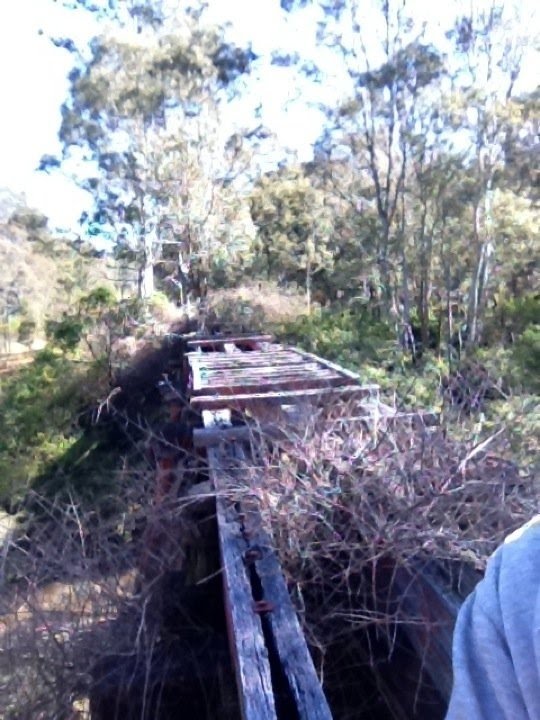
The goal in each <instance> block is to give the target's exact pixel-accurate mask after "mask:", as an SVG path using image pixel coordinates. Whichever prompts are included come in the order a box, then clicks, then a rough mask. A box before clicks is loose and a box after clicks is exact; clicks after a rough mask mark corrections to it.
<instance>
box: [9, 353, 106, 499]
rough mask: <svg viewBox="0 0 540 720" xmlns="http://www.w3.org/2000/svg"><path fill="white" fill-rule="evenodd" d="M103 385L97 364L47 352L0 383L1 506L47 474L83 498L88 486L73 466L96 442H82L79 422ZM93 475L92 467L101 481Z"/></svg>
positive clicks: (102, 373) (102, 377)
mask: <svg viewBox="0 0 540 720" xmlns="http://www.w3.org/2000/svg"><path fill="white" fill-rule="evenodd" d="M104 383H105V385H104ZM105 387H106V373H105V372H104V368H103V365H102V364H100V363H95V364H90V365H87V364H83V363H77V362H74V361H72V360H69V359H67V358H66V357H65V356H59V355H57V354H55V353H53V352H51V351H50V350H44V351H42V352H41V353H39V354H38V355H37V356H36V358H35V360H34V361H33V362H32V363H31V364H30V365H28V366H26V367H23V368H21V369H20V370H18V371H17V372H15V373H13V374H11V375H10V376H9V377H8V378H7V379H5V380H2V383H1V385H0V478H1V480H0V502H1V503H2V504H3V505H4V506H5V507H7V508H11V507H14V506H15V507H16V506H17V503H19V502H20V501H21V500H22V499H23V498H24V497H25V495H26V493H27V491H28V490H29V489H30V488H32V487H36V486H37V484H38V482H40V483H42V482H43V480H44V478H45V477H47V476H49V477H52V476H57V477H58V476H61V478H62V480H61V482H60V485H61V486H62V485H63V486H64V488H65V485H66V482H67V484H72V483H75V484H78V490H79V491H82V493H83V494H85V493H87V492H90V494H92V488H91V487H85V486H84V482H85V479H87V478H88V476H87V477H86V478H85V477H83V474H82V473H80V467H79V468H78V469H77V470H76V469H75V468H76V467H77V464H78V463H77V460H80V458H81V457H82V455H83V452H84V451H85V450H87V449H88V446H89V445H91V444H92V443H93V442H95V441H96V438H95V437H94V438H93V439H90V437H91V436H86V438H84V439H83V436H84V429H85V425H86V423H85V422H83V419H84V418H85V417H86V414H87V413H89V412H90V408H91V407H92V405H93V404H94V403H95V400H96V398H97V397H99V396H100V395H101V393H102V392H103V390H104V388H105ZM83 446H84V447H83ZM98 475H99V469H98V467H96V468H95V474H94V476H93V477H94V480H93V482H94V484H95V482H96V480H98V482H101V483H103V481H105V480H106V478H102V479H101V481H100V480H99V479H98V478H97V477H96V476H98ZM94 489H95V485H94Z"/></svg>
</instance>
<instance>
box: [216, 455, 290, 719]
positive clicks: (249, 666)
mask: <svg viewBox="0 0 540 720" xmlns="http://www.w3.org/2000/svg"><path fill="white" fill-rule="evenodd" d="M208 462H209V467H210V476H211V479H212V480H213V482H214V487H215V489H216V492H217V497H216V512H217V523H218V531H219V543H220V552H221V561H222V568H223V584H224V596H225V612H226V616H227V623H228V629H229V637H230V641H231V642H230V644H231V651H232V653H233V659H234V666H235V672H236V678H237V687H238V694H239V698H240V704H241V708H242V718H243V720H277V713H276V707H275V701H274V693H273V688H272V677H271V672H270V663H269V659H268V650H267V648H266V645H265V642H264V635H263V631H262V625H261V620H260V618H259V616H258V615H257V614H256V613H254V612H253V596H252V589H251V585H250V582H249V578H248V577H247V574H246V568H245V564H244V562H243V557H244V553H245V550H246V543H245V540H244V539H243V537H242V534H241V528H240V524H239V522H238V517H237V512H236V511H235V510H234V508H232V507H228V500H227V498H226V497H225V496H223V494H221V493H220V492H219V491H220V490H221V489H223V488H222V482H220V474H222V472H223V471H222V470H220V465H221V464H222V462H223V458H221V457H220V452H219V450H217V449H213V448H211V449H209V450H208Z"/></svg>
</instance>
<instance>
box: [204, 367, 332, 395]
mask: <svg viewBox="0 0 540 720" xmlns="http://www.w3.org/2000/svg"><path fill="white" fill-rule="evenodd" d="M344 384H345V383H344V378H342V377H340V376H339V375H337V374H335V373H330V372H328V373H324V374H322V373H320V374H319V375H313V374H303V373H302V374H300V375H296V376H294V375H293V376H287V375H286V374H285V373H284V374H283V375H281V376H276V377H270V378H253V379H250V378H245V379H242V378H237V379H236V380H232V379H231V380H230V381H226V380H221V381H219V382H218V381H216V382H215V384H214V383H213V382H211V381H209V382H205V378H204V377H203V378H200V379H199V384H197V385H195V382H194V383H193V397H196V396H197V395H210V394H212V395H235V396H236V395H240V394H244V395H247V394H249V393H264V392H267V391H269V392H282V391H291V390H295V391H303V390H314V389H316V388H322V389H324V388H331V387H341V386H343V385H344Z"/></svg>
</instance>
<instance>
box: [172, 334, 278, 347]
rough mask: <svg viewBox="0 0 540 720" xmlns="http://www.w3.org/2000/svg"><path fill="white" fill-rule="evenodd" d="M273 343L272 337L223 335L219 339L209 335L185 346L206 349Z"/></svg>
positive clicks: (193, 339) (193, 340) (194, 339)
mask: <svg viewBox="0 0 540 720" xmlns="http://www.w3.org/2000/svg"><path fill="white" fill-rule="evenodd" d="M273 341H274V336H273V335H223V336H222V337H219V336H218V335H211V336H209V337H204V338H192V339H191V340H188V341H187V342H186V345H187V346H188V348H197V347H200V348H203V347H205V348H207V347H217V346H218V345H221V346H222V345H223V344H224V343H232V344H234V345H242V344H244V345H245V344H252V343H263V342H266V343H271V342H273Z"/></svg>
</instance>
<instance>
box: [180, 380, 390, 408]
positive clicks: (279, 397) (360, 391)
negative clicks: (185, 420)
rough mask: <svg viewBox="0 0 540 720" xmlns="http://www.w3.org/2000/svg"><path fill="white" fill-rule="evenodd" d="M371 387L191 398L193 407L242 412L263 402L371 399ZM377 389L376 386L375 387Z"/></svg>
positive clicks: (284, 402) (343, 387)
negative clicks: (228, 409)
mask: <svg viewBox="0 0 540 720" xmlns="http://www.w3.org/2000/svg"><path fill="white" fill-rule="evenodd" d="M373 387H374V386H372V385H341V386H339V387H330V388H329V387H325V388H317V389H308V390H290V391H283V392H272V391H269V392H263V393H238V394H235V395H199V396H196V397H192V398H191V400H190V402H191V405H192V406H193V407H196V408H201V409H208V410H218V409H220V408H230V409H233V410H242V409H246V408H249V407H250V406H251V405H253V404H259V403H261V402H264V403H265V404H267V405H285V404H287V405H291V404H294V403H302V402H306V401H315V402H316V401H318V400H321V401H322V400H325V399H332V400H333V401H336V402H340V401H347V400H352V399H359V398H366V397H371V395H372V393H373ZM375 387H377V386H375Z"/></svg>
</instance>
